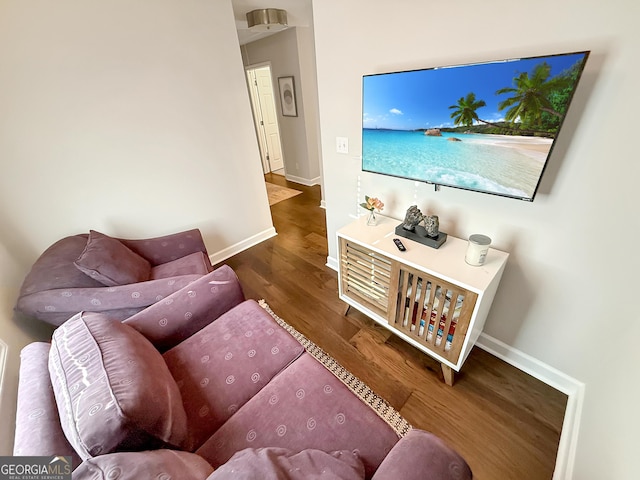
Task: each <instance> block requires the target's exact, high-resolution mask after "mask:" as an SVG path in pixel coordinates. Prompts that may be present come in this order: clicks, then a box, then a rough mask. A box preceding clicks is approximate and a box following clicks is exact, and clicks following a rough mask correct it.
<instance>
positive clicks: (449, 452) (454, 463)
mask: <svg viewBox="0 0 640 480" xmlns="http://www.w3.org/2000/svg"><path fill="white" fill-rule="evenodd" d="M389 478H402V479H403V480H472V478H473V474H472V473H471V469H470V468H469V465H467V462H465V460H464V459H463V458H462V457H461V456H460V454H458V453H457V452H456V451H455V450H453V449H452V448H451V447H449V446H448V445H447V444H445V443H444V441H442V439H440V438H438V437H436V436H435V435H434V434H432V433H429V432H425V431H424V430H419V429H415V428H414V429H411V430H410V431H409V433H407V435H405V436H404V437H402V438H401V439H400V441H399V442H398V443H396V444H395V445H394V447H393V448H392V449H391V451H390V452H389V455H387V456H386V458H385V459H384V460H383V462H382V464H381V465H380V467H379V468H378V470H376V473H375V475H374V476H373V480H387V479H389Z"/></svg>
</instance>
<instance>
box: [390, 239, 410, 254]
mask: <svg viewBox="0 0 640 480" xmlns="http://www.w3.org/2000/svg"><path fill="white" fill-rule="evenodd" d="M393 243H395V244H396V247H398V250H400V251H401V252H404V251H405V250H406V249H407V247H405V246H404V245H403V244H402V242H401V241H400V239H399V238H394V239H393Z"/></svg>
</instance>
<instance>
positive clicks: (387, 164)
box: [362, 52, 588, 200]
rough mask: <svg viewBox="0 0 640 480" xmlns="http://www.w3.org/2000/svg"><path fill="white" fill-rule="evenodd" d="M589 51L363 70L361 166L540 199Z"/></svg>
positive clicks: (442, 183)
mask: <svg viewBox="0 0 640 480" xmlns="http://www.w3.org/2000/svg"><path fill="white" fill-rule="evenodd" d="M587 56H588V52H581V53H571V54H562V55H550V56H546V57H534V58H526V59H515V60H506V61H500V62H488V63H479V64H469V65H463V66H455V67H443V68H433V69H425V70H414V71H406V72H394V73H386V74H376V75H366V76H364V77H363V104H362V107H363V115H362V126H363V129H362V169H363V170H364V171H368V172H375V173H381V174H386V175H392V176H397V177H403V178H409V179H413V180H418V181H425V182H429V183H434V184H438V185H444V186H451V187H458V188H464V189H468V190H475V191H480V192H485V193H492V194H497V195H504V196H509V197H514V198H520V199H523V200H532V199H533V197H534V195H535V192H536V190H537V187H538V184H539V182H540V178H541V175H542V172H543V170H544V167H545V164H546V162H547V160H548V157H549V154H550V152H551V150H552V147H553V143H554V141H555V139H556V137H557V135H558V132H559V130H560V127H561V126H562V122H563V120H564V117H565V115H566V112H567V109H568V107H569V103H570V102H571V99H572V97H573V93H574V91H575V88H576V85H577V83H578V80H579V78H580V75H581V73H582V70H583V68H584V63H585V61H586V58H587Z"/></svg>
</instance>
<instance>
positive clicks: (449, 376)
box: [440, 363, 456, 387]
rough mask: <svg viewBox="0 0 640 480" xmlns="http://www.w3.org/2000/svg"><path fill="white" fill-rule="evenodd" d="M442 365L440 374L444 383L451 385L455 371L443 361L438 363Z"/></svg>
mask: <svg viewBox="0 0 640 480" xmlns="http://www.w3.org/2000/svg"><path fill="white" fill-rule="evenodd" d="M440 365H441V366H442V375H443V376H444V383H446V384H447V385H449V386H450V387H453V380H454V376H455V373H456V372H455V371H454V370H453V368H451V367H450V366H449V365H445V364H444V363H441V364H440Z"/></svg>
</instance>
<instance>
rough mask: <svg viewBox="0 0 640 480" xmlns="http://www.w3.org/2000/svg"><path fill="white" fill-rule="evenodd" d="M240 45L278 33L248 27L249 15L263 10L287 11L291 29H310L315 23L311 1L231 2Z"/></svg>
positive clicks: (250, 0)
mask: <svg viewBox="0 0 640 480" xmlns="http://www.w3.org/2000/svg"><path fill="white" fill-rule="evenodd" d="M231 4H232V5H233V14H234V17H235V19H236V30H237V31H238V40H239V41H240V45H244V44H245V43H249V42H253V41H255V40H259V39H261V38H264V37H266V36H269V35H273V34H274V33H277V32H252V31H250V30H249V28H248V27H247V13H248V12H250V11H252V10H257V9H261V8H279V9H282V10H286V11H287V24H288V25H289V27H309V26H311V25H312V23H313V19H312V13H311V0H231Z"/></svg>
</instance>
